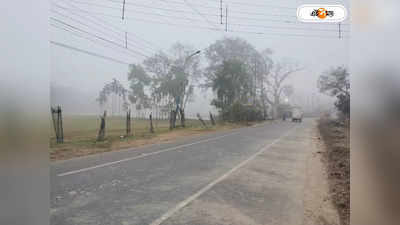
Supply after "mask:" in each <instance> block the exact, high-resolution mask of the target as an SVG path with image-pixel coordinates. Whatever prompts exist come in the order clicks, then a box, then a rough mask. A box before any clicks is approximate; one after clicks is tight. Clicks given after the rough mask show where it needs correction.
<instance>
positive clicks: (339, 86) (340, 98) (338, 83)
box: [317, 66, 350, 116]
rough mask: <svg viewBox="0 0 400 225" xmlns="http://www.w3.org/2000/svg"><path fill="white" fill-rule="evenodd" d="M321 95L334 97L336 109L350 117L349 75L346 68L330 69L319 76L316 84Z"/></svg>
mask: <svg viewBox="0 0 400 225" xmlns="http://www.w3.org/2000/svg"><path fill="white" fill-rule="evenodd" d="M317 86H318V88H319V90H320V92H321V93H325V94H328V95H330V96H333V97H336V98H337V100H336V102H335V106H336V108H337V109H338V110H339V111H340V112H342V113H343V114H344V115H345V116H350V73H349V72H348V70H347V68H346V67H343V66H340V67H337V68H332V69H330V70H328V71H326V72H324V73H323V74H321V75H320V77H319V79H318V84H317Z"/></svg>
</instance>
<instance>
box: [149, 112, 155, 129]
mask: <svg viewBox="0 0 400 225" xmlns="http://www.w3.org/2000/svg"><path fill="white" fill-rule="evenodd" d="M149 118H150V133H154V127H153V116H152V115H151V113H150V116H149Z"/></svg>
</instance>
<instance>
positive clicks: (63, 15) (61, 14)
mask: <svg viewBox="0 0 400 225" xmlns="http://www.w3.org/2000/svg"><path fill="white" fill-rule="evenodd" d="M50 11H51V12H53V13H55V14H57V15H59V16H62V17H64V18H67V19H69V20H71V21H74V22H76V23H79V24H81V25H83V26H85V27H87V28H89V29H93V30H97V32H99V33H101V34H103V35H106V36H108V35H109V34H108V33H105V32H103V31H102V30H100V29H99V28H97V27H93V26H90V25H88V24H86V23H84V22H82V21H80V20H78V19H75V18H73V17H70V16H67V15H65V14H63V13H60V12H58V11H57V10H54V9H52V10H50ZM111 34H114V35H113V38H114V39H116V40H118V41H120V42H121V43H124V42H126V40H125V39H122V38H121V37H120V35H119V34H118V33H117V34H116V33H111ZM132 44H135V45H137V44H136V43H132ZM137 47H138V48H140V49H142V50H143V51H146V52H147V53H151V54H152V53H153V52H152V51H150V50H147V49H146V48H144V47H142V46H140V45H137Z"/></svg>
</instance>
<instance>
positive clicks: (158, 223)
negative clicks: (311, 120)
mask: <svg viewBox="0 0 400 225" xmlns="http://www.w3.org/2000/svg"><path fill="white" fill-rule="evenodd" d="M297 128H298V127H297V126H296V127H294V128H292V129H290V130H289V131H288V132H286V133H285V134H284V135H282V136H280V137H279V138H278V139H275V140H274V141H273V142H272V143H270V144H268V145H264V146H263V147H261V150H259V151H258V152H257V153H255V154H254V155H252V156H250V157H249V158H248V159H246V160H244V161H243V162H241V163H240V164H239V165H237V166H235V167H234V168H232V169H231V170H229V171H228V172H227V173H225V174H224V175H222V176H221V177H219V178H218V179H216V180H214V181H213V182H211V183H209V184H208V185H207V186H205V187H203V188H202V189H201V190H199V191H198V192H196V193H195V194H194V195H192V196H190V197H188V198H187V199H185V200H183V201H182V202H180V203H179V204H178V205H177V206H175V207H174V208H172V209H170V210H168V211H167V212H166V213H165V214H163V215H162V216H161V217H160V218H158V219H156V220H154V221H153V222H152V223H151V224H150V225H161V224H162V223H163V222H164V221H166V220H167V219H169V218H170V217H171V216H172V215H174V214H175V213H176V212H178V211H179V210H181V209H182V208H184V207H185V206H186V205H188V204H189V203H191V202H192V201H194V200H195V199H197V198H198V197H199V196H200V195H202V194H204V192H206V191H208V190H210V189H211V188H212V187H214V186H215V185H216V184H218V183H219V182H221V181H223V180H224V179H226V178H227V177H228V176H230V175H231V174H232V173H234V172H235V171H237V170H238V169H240V168H241V167H243V166H244V165H246V164H247V163H249V162H250V161H251V160H253V159H255V158H256V157H257V156H259V155H260V154H262V153H264V152H265V151H266V150H268V149H269V148H270V147H272V146H273V145H275V144H276V143H278V142H279V141H280V140H282V139H283V138H285V137H287V136H288V135H289V134H290V133H291V132H293V131H294V130H296V129H297Z"/></svg>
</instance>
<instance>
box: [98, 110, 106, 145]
mask: <svg viewBox="0 0 400 225" xmlns="http://www.w3.org/2000/svg"><path fill="white" fill-rule="evenodd" d="M106 116H107V111H104V114H103V116H100V119H101V122H100V130H99V134H98V135H97V141H104V139H105V136H106Z"/></svg>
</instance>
